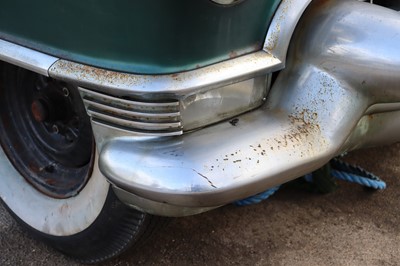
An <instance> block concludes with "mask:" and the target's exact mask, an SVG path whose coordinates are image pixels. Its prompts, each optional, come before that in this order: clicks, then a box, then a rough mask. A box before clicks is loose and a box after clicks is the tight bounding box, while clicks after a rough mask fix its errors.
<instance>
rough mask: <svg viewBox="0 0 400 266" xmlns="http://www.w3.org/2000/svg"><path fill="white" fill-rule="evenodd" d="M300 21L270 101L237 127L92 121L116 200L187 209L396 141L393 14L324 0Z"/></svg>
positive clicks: (174, 211) (399, 28)
mask: <svg viewBox="0 0 400 266" xmlns="http://www.w3.org/2000/svg"><path fill="white" fill-rule="evenodd" d="M317 14H318V16H317ZM305 18H306V19H304V20H303V21H302V22H301V23H300V26H299V27H298V28H299V29H300V30H298V32H297V34H295V36H294V37H293V40H292V42H293V43H296V44H297V45H295V46H293V47H292V49H291V50H290V51H289V57H288V58H290V59H289V60H288V62H287V63H288V64H287V67H286V69H285V70H283V71H282V72H281V73H280V75H279V77H278V79H277V80H276V82H275V84H274V86H273V88H272V90H271V92H270V94H269V96H268V99H267V102H266V103H265V104H264V106H263V107H262V108H260V109H258V110H255V111H252V112H249V113H247V114H243V115H240V116H238V117H237V118H236V119H235V123H233V122H230V121H226V122H223V123H219V124H216V125H213V126H209V127H207V128H204V129H201V130H198V131H195V132H192V133H187V134H184V135H182V136H176V137H163V138H146V139H143V138H128V137H123V136H121V137H116V132H112V130H111V129H107V132H105V131H104V130H105V129H104V128H96V126H95V127H94V130H95V132H102V134H101V135H102V137H104V136H113V137H111V138H108V137H107V141H105V142H104V145H102V148H101V153H100V162H99V164H100V169H101V171H102V172H103V173H104V175H105V176H106V177H107V178H108V179H109V180H110V182H111V183H112V184H114V185H115V186H116V187H117V188H118V189H117V193H118V194H119V195H120V197H121V198H123V199H124V200H125V201H126V202H128V203H130V204H132V205H134V206H136V207H138V208H140V209H142V210H145V211H148V212H151V213H155V214H160V215H169V216H174V215H176V216H180V215H186V214H193V213H196V212H202V211H204V210H207V209H211V208H215V207H217V206H220V205H224V204H228V203H230V202H233V201H235V200H238V199H242V198H245V197H247V196H250V195H254V194H256V193H259V192H262V191H264V190H266V189H267V188H270V187H273V186H275V185H278V184H282V183H284V182H287V181H289V180H292V179H294V178H296V177H299V176H302V175H304V174H307V173H309V172H311V171H313V170H315V169H317V168H319V167H321V166H322V165H324V164H325V163H327V162H328V161H329V160H330V159H331V158H333V157H335V156H337V155H339V154H341V153H342V152H345V151H348V150H352V149H355V148H359V147H363V146H370V145H377V144H389V143H393V142H397V141H400V136H399V134H398V132H399V130H400V104H399V102H400V80H399V76H400V75H399V69H400V53H399V52H398V51H397V50H398V47H400V35H394V34H393V32H397V33H398V32H400V17H399V14H398V13H397V12H394V11H391V10H388V9H385V8H380V7H377V6H373V5H370V4H366V3H360V2H354V1H342V2H341V3H337V2H335V1H324V3H323V4H315V5H312V6H311V7H310V8H309V9H308V10H307V14H306V15H305ZM338 18H341V19H340V20H338ZM389 36H390V43H382V42H381V43H380V42H377V40H384V39H387V38H389ZM393 51H397V52H396V53H393ZM388 121H390V122H388ZM110 130H111V131H110ZM132 194H133V196H132ZM129 195H130V196H129Z"/></svg>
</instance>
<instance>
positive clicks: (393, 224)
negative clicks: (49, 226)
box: [0, 145, 400, 266]
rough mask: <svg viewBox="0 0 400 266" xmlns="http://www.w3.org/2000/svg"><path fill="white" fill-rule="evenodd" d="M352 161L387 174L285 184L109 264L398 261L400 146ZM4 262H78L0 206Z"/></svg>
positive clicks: (176, 228)
mask: <svg viewBox="0 0 400 266" xmlns="http://www.w3.org/2000/svg"><path fill="white" fill-rule="evenodd" d="M347 160H349V161H351V162H354V163H357V164H359V165H361V166H363V167H365V168H366V169H368V170H370V171H372V172H373V173H375V174H377V175H378V176H380V177H381V178H382V179H384V180H385V181H386V182H387V184H388V188H387V189H386V190H385V191H380V192H371V191H369V190H366V189H364V188H362V187H360V186H358V185H354V184H348V183H343V182H340V183H339V185H340V187H339V189H338V190H336V191H335V192H333V193H330V194H326V195H320V194H314V193H311V192H307V191H305V190H301V189H298V188H293V187H285V188H283V189H281V190H279V191H278V193H277V194H275V195H274V196H273V197H271V199H269V200H267V201H265V202H263V203H261V204H258V205H254V206H249V207H236V206H232V205H230V206H225V207H223V208H220V209H217V210H214V211H211V212H208V213H205V214H201V215H196V216H192V217H186V218H178V219H171V221H170V223H169V224H168V225H167V226H166V227H165V228H163V229H161V230H159V231H158V232H157V233H156V235H155V236H154V237H153V238H152V239H150V240H149V241H148V242H147V243H146V244H145V245H144V246H143V247H142V248H141V249H140V250H132V251H130V252H129V253H128V254H125V255H123V256H121V257H119V258H117V259H114V260H112V261H109V262H107V263H104V264H103V265H107V266H108V265H133V264H138V265H363V266H364V265H399V262H400V223H399V222H400V212H399V211H398V209H399V207H398V201H399V199H400V179H399V178H398V177H400V145H393V146H391V147H387V148H382V149H370V150H364V151H359V152H357V153H352V154H350V155H349V156H348V158H347ZM0 254H1V255H0V265H79V264H77V263H75V262H74V261H72V260H70V259H68V258H65V257H64V256H62V255H60V254H59V253H57V252H56V251H54V250H53V249H52V248H51V247H47V246H45V245H43V244H41V243H39V242H37V241H35V240H32V239H31V238H30V237H29V236H28V235H27V234H25V233H24V232H22V231H21V230H20V228H19V227H18V226H17V224H16V223H15V222H14V221H13V220H12V218H11V217H10V216H9V215H8V214H7V213H6V211H5V209H4V208H3V207H0Z"/></svg>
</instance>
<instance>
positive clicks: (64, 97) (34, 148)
mask: <svg viewBox="0 0 400 266" xmlns="http://www.w3.org/2000/svg"><path fill="white" fill-rule="evenodd" d="M4 68H5V69H4V71H2V74H3V77H2V83H1V88H0V89H1V90H0V111H1V125H0V126H1V130H2V132H3V134H2V136H0V141H1V144H2V146H3V149H4V150H5V152H6V154H7V156H8V157H9V159H10V161H11V162H12V163H13V164H14V166H15V168H16V169H17V170H18V171H19V172H20V173H21V174H22V175H23V176H24V177H25V178H26V179H27V180H28V181H29V182H30V183H31V184H33V185H34V186H35V187H36V188H37V189H39V190H40V191H42V192H44V193H46V194H48V195H50V196H54V197H58V198H65V197H69V196H72V195H75V194H76V193H78V192H79V190H80V189H81V188H82V187H83V186H84V184H85V183H86V181H87V178H88V176H89V174H90V171H91V166H92V163H93V158H92V157H93V156H92V155H93V150H94V145H93V143H94V141H93V137H92V130H91V127H90V120H89V118H88V116H87V114H86V111H85V108H84V106H83V103H82V100H81V99H80V96H79V92H78V90H77V88H76V87H73V86H71V85H68V84H65V83H63V82H59V81H56V80H53V79H51V78H47V77H44V76H41V75H38V74H35V73H32V72H29V71H27V70H23V69H21V68H17V67H13V66H9V65H6V66H4Z"/></svg>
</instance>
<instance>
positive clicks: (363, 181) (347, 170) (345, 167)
mask: <svg viewBox="0 0 400 266" xmlns="http://www.w3.org/2000/svg"><path fill="white" fill-rule="evenodd" d="M331 166H332V176H334V177H336V178H337V179H340V180H344V181H348V182H352V183H356V184H360V185H362V186H365V187H370V188H374V189H379V190H381V189H385V188H386V183H385V181H383V180H381V179H380V178H379V177H377V176H376V175H374V174H373V173H370V172H367V171H365V170H364V169H362V168H361V167H358V166H352V165H350V164H348V163H345V162H343V161H341V160H338V159H333V160H332V161H331Z"/></svg>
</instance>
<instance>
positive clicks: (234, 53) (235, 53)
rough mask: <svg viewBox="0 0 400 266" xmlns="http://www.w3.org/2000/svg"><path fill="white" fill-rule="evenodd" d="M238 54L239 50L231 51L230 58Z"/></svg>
mask: <svg viewBox="0 0 400 266" xmlns="http://www.w3.org/2000/svg"><path fill="white" fill-rule="evenodd" d="M237 56H238V53H237V52H235V51H231V52H230V53H229V58H231V59H232V58H235V57H237Z"/></svg>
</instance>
